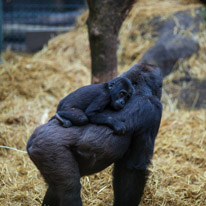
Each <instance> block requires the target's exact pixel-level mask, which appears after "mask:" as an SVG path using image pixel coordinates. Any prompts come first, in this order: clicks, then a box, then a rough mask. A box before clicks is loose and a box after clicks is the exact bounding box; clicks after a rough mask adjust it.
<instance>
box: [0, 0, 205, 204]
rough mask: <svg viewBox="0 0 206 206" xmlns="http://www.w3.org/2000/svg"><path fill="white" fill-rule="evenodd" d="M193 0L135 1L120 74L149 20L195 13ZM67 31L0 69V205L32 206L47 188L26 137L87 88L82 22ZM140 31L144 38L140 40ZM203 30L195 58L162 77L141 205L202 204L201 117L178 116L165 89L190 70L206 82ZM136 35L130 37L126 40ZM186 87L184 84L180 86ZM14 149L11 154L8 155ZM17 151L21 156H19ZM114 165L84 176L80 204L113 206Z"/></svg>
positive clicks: (140, 46)
mask: <svg viewBox="0 0 206 206" xmlns="http://www.w3.org/2000/svg"><path fill="white" fill-rule="evenodd" d="M199 6H200V4H199V3H198V1H195V0H193V1H192V0H191V1H189V0H173V1H169V0H168V1H166V0H150V1H144V0H139V1H138V2H137V3H136V4H135V5H134V8H133V10H132V12H131V13H130V14H129V16H128V18H127V19H126V21H125V22H124V25H123V27H122V29H121V33H120V46H119V50H118V57H119V71H120V72H122V71H125V70H126V69H128V68H129V67H130V66H131V65H132V64H134V63H136V62H137V61H139V59H140V58H141V56H142V54H143V53H144V52H145V51H146V50H147V49H148V48H149V47H150V46H151V45H152V44H153V43H154V41H155V39H152V37H151V34H150V31H151V28H150V27H149V26H146V25H147V22H148V21H149V20H151V19H152V18H154V17H155V16H158V15H161V16H162V18H166V17H167V16H168V15H170V14H171V13H173V12H176V11H180V10H185V9H193V8H197V7H199ZM86 17H87V14H85V15H83V16H82V17H81V18H80V19H79V20H78V25H77V27H76V29H74V30H73V31H72V32H70V33H66V34H62V35H60V36H57V37H55V38H53V39H52V40H51V41H50V42H49V43H48V45H47V46H45V48H43V49H42V50H41V51H40V52H38V53H37V54H35V55H20V54H14V53H12V52H10V51H7V52H5V53H4V54H2V58H3V64H1V65H0V145H1V147H0V165H1V166H0V173H1V179H0V185H1V187H0V205H2V206H10V205H12V206H20V205H21V206H28V205H32V206H37V205H40V202H41V200H42V198H43V194H44V192H45V189H46V186H45V184H44V182H43V179H42V178H41V176H40V174H39V172H38V170H37V169H36V168H35V166H34V165H33V164H32V162H31V161H30V160H29V158H28V156H27V154H24V153H22V152H21V151H25V145H26V142H27V139H28V137H29V136H30V135H31V133H32V131H33V130H34V128H35V127H37V126H38V125H39V124H42V123H44V122H45V121H47V120H48V118H49V117H51V116H52V115H53V114H54V112H55V109H56V105H57V103H58V101H59V100H60V99H61V98H62V97H63V96H65V95H66V94H67V93H69V92H71V91H72V90H74V89H76V88H78V87H80V86H83V85H86V84H89V83H90V79H91V77H90V69H89V68H90V59H89V46H88V45H89V44H88V37H87V29H86V26H85V19H86ZM142 26H143V27H145V32H146V36H145V35H144V37H143V36H141V30H140V27H141V28H142ZM205 31H206V29H202V31H201V32H199V34H197V35H196V36H195V38H197V40H198V41H199V43H200V50H199V53H198V54H196V55H193V56H192V57H191V58H189V59H188V60H187V61H186V62H179V63H178V64H179V66H180V71H178V72H175V73H173V74H171V75H170V76H168V77H167V78H166V79H165V89H164V92H163V101H164V113H163V119H162V124H161V128H160V131H159V135H158V138H157V141H156V147H155V155H154V158H153V161H152V164H151V166H150V176H149V180H148V183H147V185H146V189H145V194H144V197H143V201H142V203H141V205H142V206H160V205H162V206H163V205H165V206H166V205H167V206H184V205H185V206H203V205H206V152H205V150H206V111H205V110H203V109H202V110H194V111H186V110H183V109H181V110H178V109H177V108H176V104H177V100H176V99H174V98H173V96H174V94H173V93H171V91H175V92H178V91H179V87H178V86H174V85H173V84H172V80H173V79H174V78H176V77H179V76H181V75H183V74H184V69H185V67H186V66H187V65H190V68H191V70H190V72H191V75H192V76H193V77H196V78H198V79H200V80H201V79H203V78H205V76H206V72H205V67H206V63H205V62H206V33H205ZM131 36H132V37H135V38H131ZM186 86H187V85H186ZM14 149H17V150H14ZM18 150H20V151H18ZM111 171H112V166H111V167H109V168H107V169H106V170H104V171H102V172H101V173H98V174H95V175H92V176H89V177H84V178H82V180H81V182H82V199H83V203H84V205H86V206H97V205H98V206H105V205H106V206H109V205H112V203H113V193H112V176H111Z"/></svg>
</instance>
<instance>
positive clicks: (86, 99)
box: [55, 77, 133, 134]
mask: <svg viewBox="0 0 206 206" xmlns="http://www.w3.org/2000/svg"><path fill="white" fill-rule="evenodd" d="M132 93H133V86H132V83H131V82H130V80H129V79H127V78H125V77H117V78H115V79H113V80H111V81H109V82H106V83H102V84H93V85H88V86H84V87H81V88H79V89H77V90H76V91H74V92H72V93H71V94H69V95H68V96H66V97H65V98H63V99H62V100H61V101H60V103H59V105H58V107H57V113H56V115H55V117H56V119H58V120H59V121H60V122H61V123H62V125H63V126H64V127H71V126H72V125H78V126H80V125H85V124H88V123H89V122H90V123H94V124H101V125H107V126H109V127H110V128H111V129H113V130H114V131H115V132H116V133H119V134H123V133H124V132H125V131H126V127H125V125H124V123H123V122H122V121H120V120H115V119H113V118H112V117H108V116H106V115H104V114H103V113H102V112H103V110H104V109H105V108H107V107H110V108H112V109H114V110H116V111H118V110H120V109H122V108H123V107H124V106H125V104H126V102H127V101H128V100H129V98H130V97H131V95H132Z"/></svg>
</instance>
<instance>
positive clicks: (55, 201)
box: [42, 187, 60, 206]
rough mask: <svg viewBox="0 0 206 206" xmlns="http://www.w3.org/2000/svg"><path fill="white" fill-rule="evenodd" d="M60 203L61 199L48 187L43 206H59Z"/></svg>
mask: <svg viewBox="0 0 206 206" xmlns="http://www.w3.org/2000/svg"><path fill="white" fill-rule="evenodd" d="M59 203H60V199H59V197H58V196H57V195H56V194H55V192H54V191H53V190H52V189H51V188H50V187H48V189H47V191H46V194H45V196H44V200H43V203H42V206H59Z"/></svg>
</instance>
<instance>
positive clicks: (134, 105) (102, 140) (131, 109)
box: [27, 64, 162, 206]
mask: <svg viewBox="0 0 206 206" xmlns="http://www.w3.org/2000/svg"><path fill="white" fill-rule="evenodd" d="M122 76H123V77H127V78H129V79H130V80H131V82H132V84H133V86H134V89H135V91H134V93H133V95H132V97H131V99H130V100H129V101H128V103H127V104H126V105H125V107H124V108H123V109H122V110H121V111H118V112H116V111H112V110H107V111H105V112H104V113H105V114H107V115H108V118H110V119H111V120H112V119H113V118H114V119H116V118H117V119H119V120H121V121H124V122H125V125H126V127H127V132H126V133H125V134H124V135H115V134H114V133H113V131H112V130H111V129H110V128H108V127H106V126H97V125H93V124H88V125H85V126H81V127H76V126H73V127H70V128H64V127H62V126H60V125H59V122H58V121H57V120H55V119H54V120H52V121H50V122H48V123H46V124H44V125H41V126H39V127H38V128H36V130H35V131H34V133H33V134H32V135H31V137H30V139H29V141H28V144H27V151H28V154H29V156H30V158H31V160H32V161H33V162H34V164H35V165H36V166H37V168H38V169H39V170H40V172H41V174H42V175H43V177H44V179H45V181H46V182H47V183H48V190H47V192H46V195H45V197H44V201H43V205H50V206H68V205H70V206H81V205H82V201H81V197H80V190H81V185H80V177H82V176H84V175H90V174H93V173H96V172H99V171H101V170H103V169H104V168H106V167H108V166H109V165H110V164H112V163H114V172H113V176H114V179H113V186H114V206H135V205H138V204H139V202H140V200H141V196H142V194H143V190H144V186H145V183H146V179H147V166H148V164H149V163H150V159H151V157H152V155H153V149H154V141H155V137H156V135H157V132H158V129H159V125H160V120H161V114H162V104H161V102H160V98H161V90H162V77H161V73H160V70H159V68H157V67H155V66H152V65H147V64H136V65H134V66H133V67H132V68H131V69H130V70H128V71H127V72H125V73H123V74H122Z"/></svg>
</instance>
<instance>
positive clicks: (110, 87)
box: [108, 82, 115, 90]
mask: <svg viewBox="0 0 206 206" xmlns="http://www.w3.org/2000/svg"><path fill="white" fill-rule="evenodd" d="M114 85H115V83H114V82H110V83H108V88H109V90H110V89H112V87H113V86H114Z"/></svg>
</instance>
